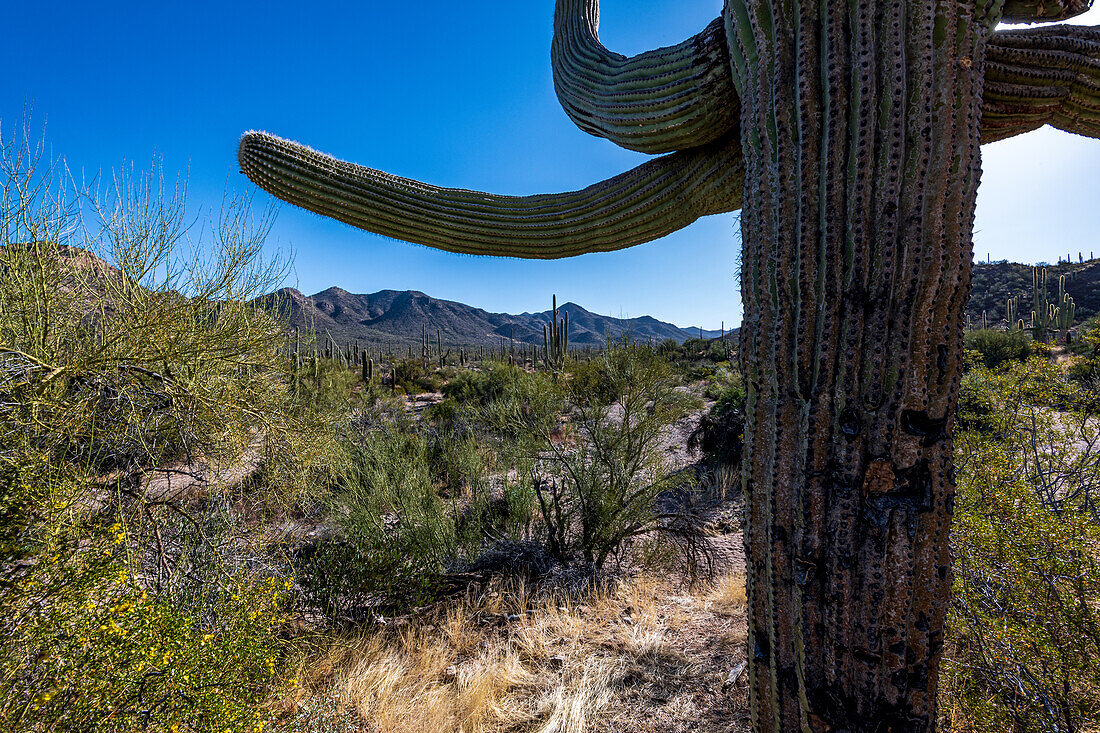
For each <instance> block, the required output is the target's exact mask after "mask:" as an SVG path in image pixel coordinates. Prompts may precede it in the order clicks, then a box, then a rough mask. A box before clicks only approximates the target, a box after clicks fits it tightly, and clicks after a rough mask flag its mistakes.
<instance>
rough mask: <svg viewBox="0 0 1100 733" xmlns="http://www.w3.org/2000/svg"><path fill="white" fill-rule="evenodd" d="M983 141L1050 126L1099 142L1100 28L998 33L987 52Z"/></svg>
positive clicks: (1076, 27)
mask: <svg viewBox="0 0 1100 733" xmlns="http://www.w3.org/2000/svg"><path fill="white" fill-rule="evenodd" d="M982 102H983V103H982V142H993V141H994V140H1003V139H1004V138H1008V137H1012V136H1014V135H1019V134H1021V133H1024V132H1028V131H1030V130H1034V129H1036V128H1039V127H1042V126H1043V125H1052V126H1053V127H1057V128H1059V129H1061V130H1065V131H1067V132H1072V133H1076V134H1078V135H1085V136H1086V137H1094V138H1097V137H1100V28H1091V27H1084V26H1071V25H1059V26H1050V27H1046V28H1028V29H1024V30H1007V31H998V32H997V33H995V34H994V36H993V39H992V40H991V41H990V43H989V46H988V49H987V52H986V71H985V91H984V94H983V99H982Z"/></svg>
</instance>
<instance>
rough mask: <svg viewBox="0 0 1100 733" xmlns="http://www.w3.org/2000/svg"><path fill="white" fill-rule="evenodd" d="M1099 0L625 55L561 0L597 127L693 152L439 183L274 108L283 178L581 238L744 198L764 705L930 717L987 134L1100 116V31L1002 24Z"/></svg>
mask: <svg viewBox="0 0 1100 733" xmlns="http://www.w3.org/2000/svg"><path fill="white" fill-rule="evenodd" d="M1090 3H1091V0H898V1H897V2H885V0H727V1H726V5H725V9H724V10H723V14H722V17H721V18H719V19H718V20H716V21H715V22H714V23H712V24H710V25H709V26H708V27H707V28H706V29H705V30H704V31H703V32H702V33H701V34H700V35H699V36H697V37H695V38H693V39H690V40H689V41H686V42H685V43H683V44H680V45H678V46H673V47H670V48H666V49H659V50H657V51H653V52H649V53H646V54H641V55H639V56H636V57H633V58H627V57H624V56H620V55H618V54H614V53H612V52H610V51H608V50H607V49H605V48H604V47H603V46H602V45H601V44H600V43H599V40H598V33H597V31H598V19H599V4H598V0H558V2H557V11H556V15H555V31H556V35H555V40H554V45H553V51H552V63H553V67H554V83H555V89H556V90H557V93H558V97H559V99H560V100H561V102H562V105H563V107H564V108H565V110H566V112H567V113H568V114H569V115H570V117H571V118H572V119H573V120H574V121H575V122H576V123H577V124H578V126H580V127H581V128H582V129H584V130H585V131H587V132H590V133H592V134H594V135H600V136H602V137H606V138H608V139H610V140H612V141H614V142H616V143H618V144H620V145H622V146H624V147H628V148H631V149H633V150H640V151H643V152H648V153H664V152H669V151H676V152H674V153H672V154H671V155H667V156H665V157H662V158H658V159H656V160H654V161H651V162H649V163H647V164H645V165H643V166H640V167H639V168H637V169H635V170H633V171H630V172H628V173H625V174H623V175H621V176H618V177H616V178H613V179H610V180H608V181H604V182H602V183H598V184H595V185H593V186H591V187H589V188H587V189H585V190H584V191H578V192H575V193H567V194H553V195H546V196H531V197H522V198H518V197H505V196H494V195H491V194H485V193H478V192H473V191H462V190H456V189H440V188H436V187H434V186H429V185H426V184H422V183H418V182H416V181H410V180H408V179H403V178H397V177H395V176H391V175H388V174H386V173H382V172H379V171H375V170H371V169H369V168H363V167H361V166H356V165H352V164H349V163H343V162H340V161H337V160H335V159H334V158H330V157H328V156H326V155H323V154H320V153H317V152H315V151H312V150H310V149H308V148H306V147H304V146H301V145H298V144H296V143H291V142H288V141H285V140H280V139H279V138H276V137H273V136H271V135H267V134H264V133H248V134H246V135H245V136H244V138H243V139H242V140H241V147H240V162H241V168H242V170H244V172H245V173H247V174H248V175H249V177H251V178H252V180H254V181H255V182H256V183H257V184H259V185H260V186H261V187H263V188H264V189H266V190H268V191H270V192H271V193H273V194H275V195H276V196H279V197H281V198H283V199H285V200H286V201H289V202H291V203H294V204H297V205H300V206H303V207H305V208H307V209H310V210H312V211H316V212H318V213H321V214H325V215H327V216H331V217H334V218H336V219H339V220H341V221H345V222H347V223H350V224H353V225H355V226H359V227H362V228H364V229H367V230H370V231H373V232H376V233H380V234H386V235H389V236H393V237H396V238H400V239H405V240H408V241H413V242H418V243H421V244H427V245H430V246H433V247H439V248H441V249H447V250H450V251H458V252H468V253H473V254H491V255H503V256H514V257H539V258H552V257H565V256H571V255H576V254H581V253H585V252H596V251H607V250H612V249H618V248H621V247H628V246H631V245H633V244H638V243H641V242H644V241H648V240H650V239H655V238H657V237H660V236H662V235H664V234H666V233H668V232H671V231H673V230H675V229H678V228H680V227H682V226H685V225H686V224H688V223H690V222H691V221H694V220H695V219H696V218H698V217H700V216H703V215H706V214H711V213H718V212H723V211H731V210H734V209H737V208H742V212H743V213H742V220H741V229H742V235H743V240H744V252H743V255H742V277H741V280H742V298H743V301H744V303H745V321H744V324H743V331H742V337H741V343H742V346H743V348H742V354H743V360H744V363H743V368H744V371H745V375H746V381H747V385H748V400H749V403H748V414H747V423H746V425H747V427H746V435H745V446H746V458H745V460H744V462H743V475H742V480H743V485H744V488H745V493H746V497H747V500H748V529H747V531H746V551H747V557H748V562H749V577H750V582H749V605H750V619H749V632H750V640H749V660H750V704H751V708H752V718H753V727H754V730H756V731H774V732H776V733H790V732H791V731H853V732H854V731H930V730H933V729H934V728H935V721H936V712H937V711H936V696H935V693H936V685H937V679H938V675H939V666H940V655H941V646H942V642H943V621H944V613H945V609H946V605H947V600H948V592H949V589H950V584H951V564H950V556H949V547H948V532H949V529H950V522H951V508H952V501H953V494H954V479H953V466H952V462H951V450H952V442H951V441H952V432H953V428H954V409H955V404H956V400H957V395H958V385H959V378H960V374H961V368H962V325H963V324H962V318H963V306H964V305H965V302H966V299H967V297H968V295H969V289H970V269H971V258H972V254H971V234H972V226H973V217H974V204H975V195H976V190H977V186H978V178H979V175H980V148H979V146H980V144H981V143H982V142H992V141H995V140H1000V139H1003V138H1006V137H1011V136H1013V135H1016V134H1020V133H1022V132H1026V131H1028V130H1032V129H1035V128H1037V127H1040V126H1042V125H1046V124H1049V125H1053V126H1055V127H1058V128H1061V129H1063V130H1067V131H1069V132H1073V133H1077V134H1081V135H1087V136H1090V137H1100V32H1098V30H1097V29H1095V28H1082V27H1072V26H1058V27H1050V28H1035V29H1025V30H1010V31H995V30H994V29H995V27H996V25H997V23H998V21H999V20H1001V19H1010V20H1012V21H1013V22H1044V21H1050V20H1061V19H1065V18H1070V17H1073V16H1074V15H1077V14H1080V13H1082V12H1084V11H1085V10H1087V9H1088V7H1089V5H1090Z"/></svg>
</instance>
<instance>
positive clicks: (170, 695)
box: [0, 471, 293, 731]
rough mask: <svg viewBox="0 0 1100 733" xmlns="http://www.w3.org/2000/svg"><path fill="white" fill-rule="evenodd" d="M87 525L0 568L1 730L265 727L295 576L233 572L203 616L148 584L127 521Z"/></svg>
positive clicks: (185, 729)
mask: <svg viewBox="0 0 1100 733" xmlns="http://www.w3.org/2000/svg"><path fill="white" fill-rule="evenodd" d="M12 473H13V472H11V471H8V472H7V474H8V475H7V478H8V480H10V479H11V478H13V476H12ZM74 529H75V527H74ZM80 529H81V532H80V533H79V534H78V533H76V532H73V533H71V534H68V535H67V537H55V538H54V539H53V540H52V541H51V542H49V543H48V544H42V545H40V546H39V548H38V550H37V551H36V552H30V551H28V550H29V549H30V548H29V546H24V547H23V550H24V551H23V552H22V553H21V558H20V560H19V561H10V560H11V555H8V556H7V559H8V560H9V562H5V563H2V564H0V729H3V730H25V731H39V730H42V731H45V730H51V731H52V730H73V731H85V730H97V731H133V730H142V729H149V730H158V731H170V730H176V731H224V730H231V731H252V730H255V729H256V726H257V725H258V724H266V723H267V716H266V713H265V711H264V708H263V702H264V700H265V699H266V697H267V695H268V693H269V691H270V689H271V687H272V686H273V685H276V684H278V679H279V677H280V673H281V670H280V660H281V658H282V654H283V650H282V646H281V643H280V641H279V639H278V636H277V632H278V628H279V625H280V623H281V622H282V621H283V618H284V614H285V611H286V609H287V601H288V600H289V599H290V589H291V588H292V587H293V585H292V584H291V582H290V581H289V580H288V579H286V578H281V577H268V578H266V579H261V578H255V577H248V576H245V575H243V574H241V575H238V576H236V577H230V578H229V579H228V580H226V581H225V583H224V584H223V585H222V586H221V587H218V588H213V589H211V593H212V595H213V597H212V598H211V599H210V602H209V603H208V604H207V606H206V607H205V608H204V609H202V612H201V613H200V612H197V611H196V610H195V608H194V607H191V606H188V605H186V604H180V603H178V602H176V600H175V599H174V598H173V597H172V596H171V594H167V593H165V594H161V595H158V594H156V593H154V592H152V591H151V590H150V589H147V588H146V587H145V584H144V583H143V578H141V577H140V576H139V575H138V574H137V573H135V572H133V571H132V569H131V566H130V565H129V564H128V563H127V561H126V556H125V553H124V552H123V547H124V546H123V545H122V544H120V543H119V541H118V537H119V536H120V535H123V536H124V534H125V533H124V529H123V526H122V525H121V524H120V523H115V524H114V525H111V526H96V525H94V524H83V525H80ZM77 537H79V539H77Z"/></svg>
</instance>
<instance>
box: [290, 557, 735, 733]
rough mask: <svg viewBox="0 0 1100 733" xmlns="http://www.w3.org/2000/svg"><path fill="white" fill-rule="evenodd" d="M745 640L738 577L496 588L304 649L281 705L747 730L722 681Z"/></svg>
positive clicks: (458, 720) (430, 718) (541, 724)
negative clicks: (695, 583) (591, 589)
mask: <svg viewBox="0 0 1100 733" xmlns="http://www.w3.org/2000/svg"><path fill="white" fill-rule="evenodd" d="M738 599H740V600H738ZM738 603H740V606H739V607H738ZM738 608H740V610H738ZM744 638H745V629H744V580H743V577H733V578H730V579H722V580H721V581H719V582H718V583H716V584H715V585H714V587H713V588H708V589H704V590H702V591H700V592H699V593H698V594H691V595H677V593H676V592H675V589H673V588H671V587H669V586H667V585H665V584H662V583H661V582H659V581H657V580H655V579H652V578H643V579H640V580H635V581H633V582H631V583H629V584H624V585H622V586H620V587H618V588H616V589H614V590H611V591H604V592H599V593H594V594H592V595H591V596H589V597H587V598H585V599H584V600H583V602H577V601H571V600H566V599H560V598H557V599H555V598H540V599H538V600H533V599H531V598H530V597H529V596H528V595H527V593H526V589H524V588H522V587H512V588H508V589H498V590H496V591H494V592H490V593H487V594H485V595H484V596H481V597H476V598H474V597H471V598H468V599H467V600H466V601H465V602H463V603H460V604H455V605H453V606H452V607H450V608H448V609H440V610H437V611H435V612H432V613H428V614H425V615H424V616H423V617H421V618H416V619H404V620H400V621H399V622H390V623H389V624H387V625H385V626H382V627H379V628H375V629H372V630H371V631H368V632H363V633H361V634H360V635H358V636H355V637H352V638H347V639H345V640H343V641H342V642H341V643H338V644H331V645H330V646H328V647H326V648H324V649H323V650H321V651H318V652H316V653H314V654H311V655H309V656H307V657H305V658H303V659H302V660H301V662H300V664H299V669H298V676H297V685H296V687H295V688H294V689H293V690H292V692H291V693H290V695H289V696H287V697H286V698H285V699H284V700H282V701H281V702H280V706H281V707H282V709H283V710H284V712H285V713H286V718H287V720H288V722H290V723H291V727H292V728H294V729H296V730H300V731H318V732H320V731H336V730H341V731H347V730H355V731H370V732H371V733H375V732H377V733H382V732H383V731H385V732H387V733H388V732H389V731H393V732H394V733H444V732H449V731H455V732H461V733H475V732H478V733H480V732H485V733H497V732H500V733H503V732H506V731H508V732H511V731H515V732H519V731H523V732H530V733H586V732H588V731H649V730H653V731H657V730H660V731H679V730H684V731H687V730H692V731H741V730H747V726H746V725H745V724H744V717H745V716H744V689H743V688H744V681H743V680H742V681H740V682H739V683H738V684H735V685H724V681H725V680H726V679H727V677H728V674H729V671H730V669H733V668H734V667H735V666H736V664H737V663H738V662H739V661H742V660H743V659H744V651H743V649H742V646H743V643H744Z"/></svg>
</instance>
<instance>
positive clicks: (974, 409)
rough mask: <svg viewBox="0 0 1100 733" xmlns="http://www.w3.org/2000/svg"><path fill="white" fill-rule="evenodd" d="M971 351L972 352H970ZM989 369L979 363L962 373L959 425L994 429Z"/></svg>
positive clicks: (995, 423) (973, 428)
mask: <svg viewBox="0 0 1100 733" xmlns="http://www.w3.org/2000/svg"><path fill="white" fill-rule="evenodd" d="M970 353H973V352H970ZM990 379H991V376H990V374H989V370H988V369H987V368H986V367H985V366H984V365H983V364H981V363H980V361H979V362H978V363H977V365H976V366H973V367H972V368H971V369H968V370H967V371H966V373H964V374H963V378H962V383H961V384H960V387H959V404H958V407H957V408H956V409H957V414H958V423H959V426H960V427H962V428H965V429H968V430H981V431H985V432H991V431H994V430H996V427H997V425H998V422H999V421H998V420H997V399H996V394H995V391H994V390H993V389H991V386H990Z"/></svg>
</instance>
